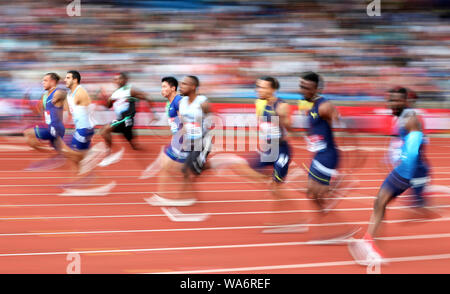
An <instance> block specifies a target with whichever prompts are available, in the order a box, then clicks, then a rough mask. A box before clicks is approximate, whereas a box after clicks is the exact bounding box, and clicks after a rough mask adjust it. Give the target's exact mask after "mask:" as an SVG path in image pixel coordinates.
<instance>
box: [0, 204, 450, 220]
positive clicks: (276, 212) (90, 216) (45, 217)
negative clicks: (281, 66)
mask: <svg viewBox="0 0 450 294" xmlns="http://www.w3.org/2000/svg"><path fill="white" fill-rule="evenodd" d="M449 207H450V205H439V206H430V208H449ZM405 208H409V207H408V206H396V207H388V208H387V210H400V209H405ZM372 210H373V208H372V207H367V208H366V207H360V208H335V209H331V210H330V211H347V212H349V211H351V212H354V211H372ZM309 212H318V210H307V209H299V210H282V211H272V210H263V211H236V212H208V214H209V215H211V216H213V215H216V216H219V215H252V214H281V213H309ZM160 216H166V215H165V214H119V215H81V216H30V217H1V218H0V220H1V221H11V220H49V219H96V218H139V217H160Z"/></svg>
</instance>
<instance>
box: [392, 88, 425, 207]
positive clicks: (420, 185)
mask: <svg viewBox="0 0 450 294" xmlns="http://www.w3.org/2000/svg"><path fill="white" fill-rule="evenodd" d="M409 91H410V90H408V89H406V88H401V87H398V88H394V89H392V90H390V91H389V98H388V99H389V101H388V105H389V107H390V108H391V110H392V114H393V115H394V120H395V124H394V127H393V130H392V135H393V136H394V137H393V138H392V139H391V142H390V145H389V150H388V160H389V163H390V166H392V167H393V168H395V167H397V166H398V165H399V163H400V162H401V157H400V156H401V154H402V146H403V145H404V143H405V137H406V136H407V135H408V131H407V130H406V127H405V126H406V123H407V122H408V120H409V118H410V117H411V116H417V117H419V114H418V111H417V110H415V109H412V108H408V106H409V99H408V96H409V95H408V94H409ZM421 123H422V124H423V122H421ZM422 127H424V126H422ZM423 142H424V145H423V146H422V147H421V149H422V157H423V160H422V161H421V163H420V165H418V166H417V169H416V171H415V173H414V175H413V178H412V179H411V183H412V190H413V194H414V203H413V206H414V207H424V206H425V204H426V201H425V198H424V195H423V194H424V190H425V188H426V185H427V183H428V182H429V180H430V179H429V174H430V167H429V164H428V161H427V160H426V157H425V154H424V153H425V148H426V147H425V146H426V145H427V144H428V143H429V139H428V138H427V137H425V136H424V138H423Z"/></svg>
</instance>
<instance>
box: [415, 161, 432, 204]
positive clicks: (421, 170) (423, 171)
mask: <svg viewBox="0 0 450 294" xmlns="http://www.w3.org/2000/svg"><path fill="white" fill-rule="evenodd" d="M429 174H430V171H429V168H428V166H426V165H423V166H420V167H418V168H417V169H416V172H415V173H414V176H413V178H412V179H411V180H410V183H411V189H412V190H413V194H414V206H420V207H423V206H425V204H426V203H425V202H426V201H425V198H424V195H423V191H424V190H425V187H426V185H427V184H428V182H429V181H430V178H429Z"/></svg>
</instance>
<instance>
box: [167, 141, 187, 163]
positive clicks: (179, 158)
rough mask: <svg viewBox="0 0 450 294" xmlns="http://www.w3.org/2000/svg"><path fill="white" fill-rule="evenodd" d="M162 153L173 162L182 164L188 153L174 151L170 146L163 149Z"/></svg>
mask: <svg viewBox="0 0 450 294" xmlns="http://www.w3.org/2000/svg"><path fill="white" fill-rule="evenodd" d="M164 153H165V154H166V155H167V156H168V157H169V158H170V159H172V160H173V161H176V162H179V163H184V162H185V161H186V157H187V156H188V154H189V153H187V152H185V151H175V149H174V148H173V147H172V145H167V146H166V147H164Z"/></svg>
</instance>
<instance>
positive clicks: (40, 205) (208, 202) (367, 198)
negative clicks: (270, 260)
mask: <svg viewBox="0 0 450 294" xmlns="http://www.w3.org/2000/svg"><path fill="white" fill-rule="evenodd" d="M407 197H412V196H411V195H408V196H407ZM442 197H444V198H447V197H450V193H449V194H433V195H429V196H427V198H442ZM375 198H376V197H375V196H355V197H352V196H348V197H334V198H323V199H325V200H329V199H338V200H373V199H375ZM399 198H406V196H399ZM277 201H311V199H307V198H289V199H282V200H277V199H235V200H199V201H197V203H204V204H212V203H247V202H277ZM120 205H148V203H146V202H100V203H47V204H45V203H41V204H0V208H2V207H5V208H15V207H64V206H120Z"/></svg>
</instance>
